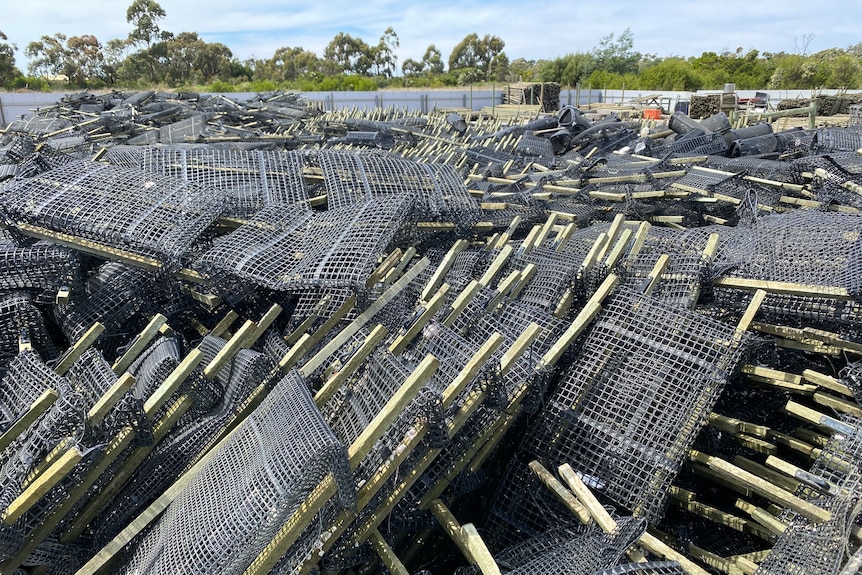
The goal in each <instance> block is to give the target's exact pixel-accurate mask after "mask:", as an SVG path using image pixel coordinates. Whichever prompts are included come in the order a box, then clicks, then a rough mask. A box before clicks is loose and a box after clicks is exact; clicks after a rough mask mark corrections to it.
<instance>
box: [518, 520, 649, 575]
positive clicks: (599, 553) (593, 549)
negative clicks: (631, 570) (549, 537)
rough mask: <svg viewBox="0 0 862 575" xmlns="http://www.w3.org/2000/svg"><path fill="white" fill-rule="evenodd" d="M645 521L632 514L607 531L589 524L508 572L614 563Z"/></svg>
mask: <svg viewBox="0 0 862 575" xmlns="http://www.w3.org/2000/svg"><path fill="white" fill-rule="evenodd" d="M645 527H646V522H645V521H643V520H638V519H634V518H623V519H620V520H618V521H617V530H616V531H615V532H614V533H612V534H610V535H608V534H605V533H603V532H602V531H601V530H600V529H599V528H598V527H596V526H595V525H593V527H592V528H591V529H587V530H585V531H584V532H582V533H577V534H573V535H572V536H570V537H569V538H567V539H565V540H563V541H561V542H560V543H559V544H557V545H555V546H553V547H551V548H550V549H548V550H547V551H545V552H543V553H541V554H540V555H539V556H538V557H535V558H533V559H532V560H530V561H528V562H526V563H524V564H523V565H521V566H519V567H518V568H516V569H513V570H512V571H509V573H510V574H511V575H571V574H572V573H584V574H585V575H586V574H591V573H593V572H594V571H596V570H598V569H603V568H605V567H608V566H611V565H614V564H615V563H616V562H617V561H619V559H620V557H621V556H622V555H623V553H625V550H626V548H628V547H629V546H630V545H631V544H632V543H633V542H634V541H635V540H636V539H637V538H638V537H639V536H640V535H641V534H642V533H643V531H644V529H645Z"/></svg>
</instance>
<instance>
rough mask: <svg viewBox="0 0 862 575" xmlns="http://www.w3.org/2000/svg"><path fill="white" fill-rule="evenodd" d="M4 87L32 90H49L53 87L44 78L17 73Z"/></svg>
mask: <svg viewBox="0 0 862 575" xmlns="http://www.w3.org/2000/svg"><path fill="white" fill-rule="evenodd" d="M6 87H7V88H9V89H10V90H33V91H34V92H50V91H51V90H52V89H53V88H52V87H51V83H50V82H48V81H47V80H46V79H45V78H37V77H35V76H22V75H18V76H16V77H15V78H12V80H10V81H9V82H8V83H7V84H6Z"/></svg>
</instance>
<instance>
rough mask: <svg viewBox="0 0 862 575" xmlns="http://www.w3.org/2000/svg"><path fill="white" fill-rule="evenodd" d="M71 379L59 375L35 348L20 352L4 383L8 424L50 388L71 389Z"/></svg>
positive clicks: (0, 406) (1, 391) (2, 407)
mask: <svg viewBox="0 0 862 575" xmlns="http://www.w3.org/2000/svg"><path fill="white" fill-rule="evenodd" d="M68 387H69V383H68V381H67V380H66V379H65V378H62V377H60V376H59V375H57V372H55V371H54V370H53V369H51V368H49V367H48V366H47V365H45V363H44V362H43V361H42V360H41V359H40V358H39V355H38V354H37V353H36V352H34V351H24V352H22V353H20V354H18V355H17V356H16V357H15V358H14V359H13V360H12V361H11V362H10V363H9V369H8V371H7V372H6V375H5V376H4V377H3V379H2V383H0V412H2V414H3V420H4V423H5V425H4V426H3V428H4V429H5V428H6V427H8V426H9V425H10V424H11V423H12V422H13V421H14V420H16V419H18V418H19V417H20V416H21V415H23V414H24V413H26V412H27V410H28V409H30V406H31V405H33V403H34V402H35V401H36V400H37V399H38V398H39V396H40V395H42V393H43V392H44V391H45V390H47V389H53V390H54V391H57V392H60V391H62V390H64V389H68Z"/></svg>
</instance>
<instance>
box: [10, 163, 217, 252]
mask: <svg viewBox="0 0 862 575" xmlns="http://www.w3.org/2000/svg"><path fill="white" fill-rule="evenodd" d="M0 206H2V210H3V211H4V212H5V214H6V217H8V218H9V220H10V221H13V222H26V223H31V224H35V225H38V226H42V227H45V228H48V229H51V230H56V231H60V232H65V233H69V234H73V235H77V236H82V237H85V238H89V239H93V240H97V241H101V242H104V243H107V244H108V245H111V246H114V247H120V248H123V249H128V250H132V251H136V252H139V253H143V254H145V255H149V256H151V257H155V258H157V259H159V260H162V261H168V262H169V261H176V260H178V259H179V258H180V257H181V256H182V255H183V254H185V253H186V252H187V251H188V250H189V249H190V248H191V246H192V244H193V243H194V242H195V240H196V239H197V238H198V236H199V235H200V234H201V233H202V232H203V231H204V229H206V227H207V226H209V225H210V224H211V223H212V222H213V221H215V219H216V218H217V217H218V216H219V215H220V213H221V210H222V200H221V198H213V197H212V194H211V193H207V192H205V191H203V190H201V189H200V188H197V187H196V186H193V185H190V184H186V183H183V182H180V181H177V180H175V179H173V178H167V177H163V176H157V175H154V174H146V173H144V172H139V171H133V170H125V169H122V168H118V167H116V166H110V165H103V164H98V163H95V162H87V161H75V162H72V163H69V164H67V165H65V166H61V167H59V168H57V169H55V170H51V171H50V172H46V173H45V174H42V175H39V176H37V177H34V178H31V179H29V180H22V181H20V182H16V183H12V184H11V185H9V186H7V187H6V188H5V189H4V190H3V192H2V193H0Z"/></svg>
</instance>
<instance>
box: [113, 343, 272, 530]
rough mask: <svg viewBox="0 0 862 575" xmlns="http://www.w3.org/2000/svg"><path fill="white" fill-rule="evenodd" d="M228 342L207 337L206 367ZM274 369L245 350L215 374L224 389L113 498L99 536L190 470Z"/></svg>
mask: <svg viewBox="0 0 862 575" xmlns="http://www.w3.org/2000/svg"><path fill="white" fill-rule="evenodd" d="M225 343H226V342H225V340H223V339H221V338H216V337H212V336H207V337H205V338H204V339H203V340H202V341H201V344H200V349H201V351H202V352H203V354H204V360H203V362H202V363H203V364H208V363H209V362H210V361H212V359H213V358H214V357H215V354H216V353H217V352H218V351H219V350H221V348H223V347H224V345H225ZM273 368H274V365H273V363H272V361H271V360H269V359H268V358H267V357H266V356H264V355H262V354H260V353H257V352H254V351H251V350H247V349H243V350H240V351H239V352H238V353H237V355H236V356H235V357H234V358H233V359H232V360H231V362H229V363H228V365H226V366H225V367H224V368H222V369H221V370H219V372H218V375H217V383H218V387H220V388H222V389H224V393H223V395H222V396H220V397H218V398H217V399H218V401H217V403H216V404H215V405H213V406H212V407H211V409H209V411H208V412H207V413H206V414H205V415H204V416H198V417H194V418H191V419H190V420H185V419H184V420H181V422H180V423H179V424H178V425H177V426H176V427H175V428H174V429H173V430H171V432H170V434H169V435H168V436H167V437H166V438H165V439H163V440H162V441H161V442H160V443H159V445H158V446H157V447H156V449H154V450H153V452H152V454H151V455H150V456H149V457H148V458H147V460H146V462H145V463H144V464H143V465H142V466H141V467H140V469H139V470H138V471H137V472H136V474H135V476H134V477H133V478H132V480H131V481H130V482H129V484H127V485H126V486H125V487H124V488H123V491H122V492H121V493H120V494H119V495H118V496H117V497H116V498H115V500H114V502H113V503H112V505H111V507H110V508H109V509H108V510H107V511H105V512H103V513H101V514H100V515H99V521H100V525H101V526H100V528H99V533H98V535H97V536H98V538H99V539H100V540H101V541H108V540H110V539H111V538H112V537H113V536H115V535H116V534H117V533H118V532H119V531H120V530H121V529H123V528H124V527H125V526H126V525H128V524H129V523H130V522H131V520H132V519H134V518H135V516H136V515H137V514H138V513H139V512H140V510H141V508H142V507H144V506H146V505H147V504H148V503H149V502H150V501H152V500H153V499H155V498H156V497H157V496H159V495H160V494H161V493H163V492H164V490H165V489H167V488H168V487H169V486H170V484H171V483H173V482H174V481H175V480H176V479H177V478H178V477H179V476H180V475H182V473H184V472H185V471H187V470H188V468H189V467H190V465H191V464H192V462H193V461H194V460H195V459H196V458H197V456H198V455H200V453H201V452H202V451H203V450H204V449H205V448H206V447H207V446H209V445H210V444H211V442H212V441H214V440H215V439H216V438H217V436H218V435H219V434H220V433H221V432H222V431H223V430H224V429H225V426H226V425H227V424H228V423H229V421H230V419H231V418H232V417H233V415H234V414H235V413H236V411H237V409H238V407H239V406H240V405H241V404H242V402H243V401H245V399H246V398H247V397H248V395H249V393H251V391H252V390H253V389H254V388H255V387H257V386H258V385H259V384H260V383H262V382H264V381H265V380H266V378H267V375H268V374H269V373H270V372H271V371H272V369H273Z"/></svg>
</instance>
